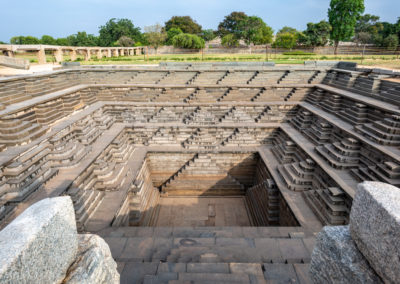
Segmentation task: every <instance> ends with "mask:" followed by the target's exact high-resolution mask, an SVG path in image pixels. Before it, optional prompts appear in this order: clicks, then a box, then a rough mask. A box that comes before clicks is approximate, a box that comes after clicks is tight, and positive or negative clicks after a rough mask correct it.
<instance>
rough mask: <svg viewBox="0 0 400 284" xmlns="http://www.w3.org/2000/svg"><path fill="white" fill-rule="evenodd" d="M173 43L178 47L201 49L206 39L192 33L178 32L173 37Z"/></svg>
mask: <svg viewBox="0 0 400 284" xmlns="http://www.w3.org/2000/svg"><path fill="white" fill-rule="evenodd" d="M172 44H173V46H174V47H178V48H189V49H201V48H203V47H204V45H205V41H204V39H202V38H201V37H199V36H197V35H192V34H178V35H176V36H174V37H173V38H172Z"/></svg>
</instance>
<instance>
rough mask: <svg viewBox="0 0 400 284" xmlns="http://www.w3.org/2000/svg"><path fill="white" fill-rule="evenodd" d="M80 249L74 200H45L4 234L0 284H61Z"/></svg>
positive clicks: (0, 241)
mask: <svg viewBox="0 0 400 284" xmlns="http://www.w3.org/2000/svg"><path fill="white" fill-rule="evenodd" d="M77 249H78V241H77V231H76V223H75V212H74V208H73V205H72V200H71V198H70V197H57V198H51V199H49V198H47V199H44V200H41V201H39V202H37V203H35V204H34V205H32V206H31V207H29V208H28V209H26V210H25V211H24V212H23V213H22V214H21V215H20V216H18V217H17V218H16V219H15V220H14V221H13V222H12V223H10V224H9V225H8V226H7V227H5V228H4V229H3V230H2V231H1V232H0V283H60V282H61V281H62V280H63V279H64V277H65V274H66V272H67V270H68V268H69V266H70V265H71V263H72V262H73V261H74V258H75V255H76V252H77Z"/></svg>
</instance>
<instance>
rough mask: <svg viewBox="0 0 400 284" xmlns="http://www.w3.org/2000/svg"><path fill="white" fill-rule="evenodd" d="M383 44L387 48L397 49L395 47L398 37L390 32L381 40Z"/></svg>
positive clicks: (397, 44)
mask: <svg viewBox="0 0 400 284" xmlns="http://www.w3.org/2000/svg"><path fill="white" fill-rule="evenodd" d="M383 46H384V47H386V48H387V49H388V50H393V51H394V50H397V47H398V46H399V38H398V37H397V35H396V34H392V35H390V36H388V37H386V38H385V39H384V40H383Z"/></svg>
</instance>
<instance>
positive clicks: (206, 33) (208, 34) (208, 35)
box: [200, 29, 217, 41]
mask: <svg viewBox="0 0 400 284" xmlns="http://www.w3.org/2000/svg"><path fill="white" fill-rule="evenodd" d="M200 36H201V38H202V39H204V40H205V41H210V40H213V39H214V38H216V37H217V36H216V35H215V33H214V31H213V30H212V29H208V30H202V31H201V33H200Z"/></svg>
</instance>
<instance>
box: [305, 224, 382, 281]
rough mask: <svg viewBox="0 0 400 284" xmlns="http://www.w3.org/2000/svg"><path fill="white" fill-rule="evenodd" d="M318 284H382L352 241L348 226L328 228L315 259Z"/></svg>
mask: <svg viewBox="0 0 400 284" xmlns="http://www.w3.org/2000/svg"><path fill="white" fill-rule="evenodd" d="M310 276H311V279H312V280H313V282H314V283H321V284H322V283H324V284H325V283H353V284H356V283H360V284H361V283H371V284H372V283H381V280H380V279H379V277H378V275H377V274H376V273H375V272H374V270H373V269H372V268H371V267H370V266H369V264H368V262H367V260H366V259H365V258H364V257H363V255H362V254H361V252H360V251H359V250H358V249H357V246H356V244H355V243H354V241H353V240H352V239H351V236H350V231H349V227H348V226H337V227H324V228H323V229H322V231H321V232H320V233H319V234H318V237H317V242H316V245H315V247H314V251H313V253H312V256H311V264H310Z"/></svg>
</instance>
